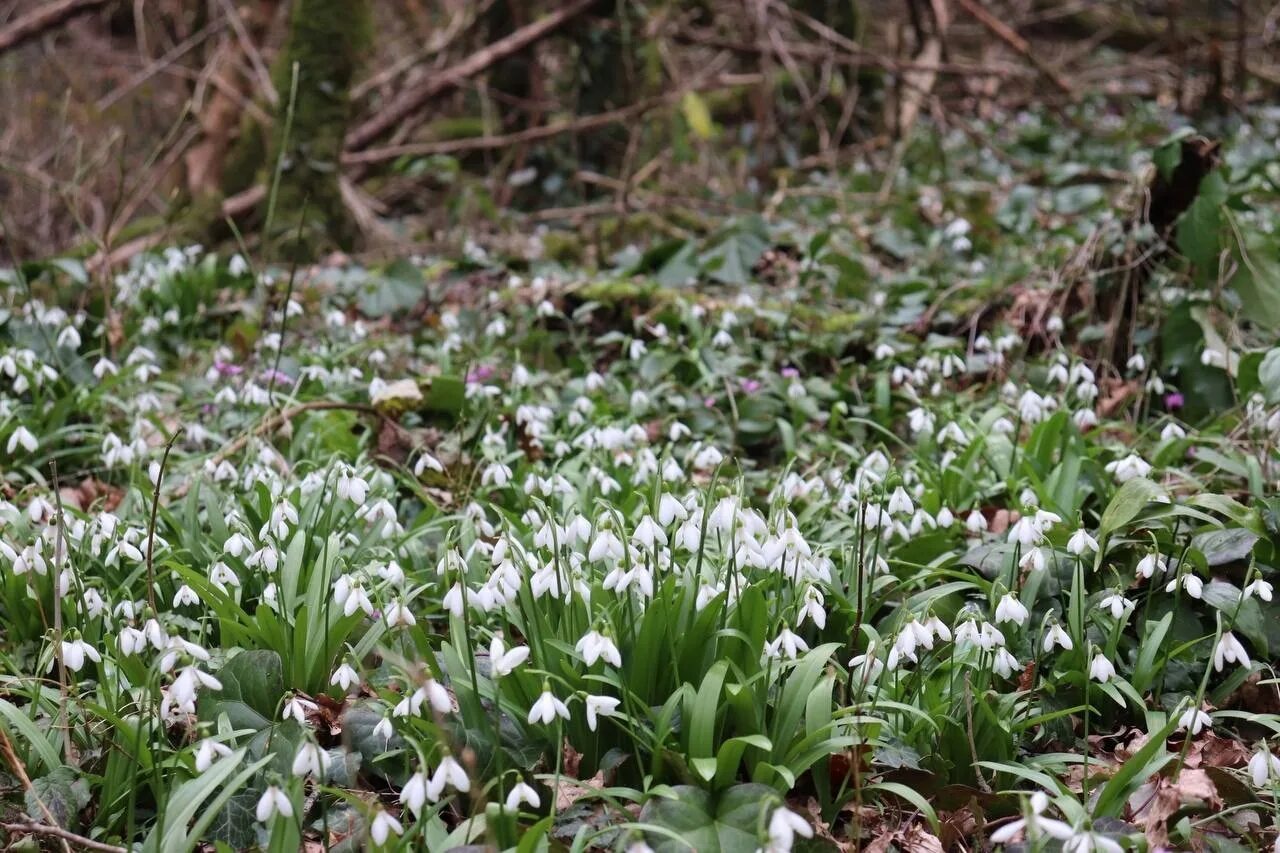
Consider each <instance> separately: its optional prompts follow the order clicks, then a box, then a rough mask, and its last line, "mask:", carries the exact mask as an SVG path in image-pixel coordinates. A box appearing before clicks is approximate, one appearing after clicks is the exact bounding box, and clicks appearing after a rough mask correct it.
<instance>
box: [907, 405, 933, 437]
mask: <svg viewBox="0 0 1280 853" xmlns="http://www.w3.org/2000/svg"><path fill="white" fill-rule="evenodd" d="M934 422H935V419H934V416H933V412H930V411H929V410H928V409H923V408H920V407H918V406H917V407H916V408H914V409H912V410H911V411H909V412H907V425H908V426H909V427H910V429H911V434H912V435H924V434H925V433H932V432H933V425H934Z"/></svg>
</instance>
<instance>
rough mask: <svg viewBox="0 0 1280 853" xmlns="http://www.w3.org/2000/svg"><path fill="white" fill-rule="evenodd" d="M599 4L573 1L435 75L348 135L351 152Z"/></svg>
mask: <svg viewBox="0 0 1280 853" xmlns="http://www.w3.org/2000/svg"><path fill="white" fill-rule="evenodd" d="M596 2H598V0H573V2H571V3H568V4H566V5H565V6H562V7H560V8H559V9H557V10H556V11H554V12H552V13H551V14H549V15H546V16H544V17H542V18H541V19H539V20H537V21H534V22H533V23H532V24H529V25H528V26H525V27H521V28H520V29H518V30H516V31H515V32H513V33H511V34H510V35H509V36H507V37H505V38H502V39H499V40H498V41H496V42H494V43H493V44H491V45H489V46H488V47H486V48H484V49H483V50H479V51H476V52H475V53H473V54H471V55H470V56H468V57H467V58H466V59H464V60H463V61H462V62H459V63H458V64H457V65H454V66H452V67H451V68H446V69H444V70H443V71H441V72H440V73H438V74H432V75H431V76H430V77H427V78H426V79H425V80H423V81H421V82H419V83H417V84H415V85H414V86H412V87H411V88H409V89H406V90H405V91H403V92H401V93H400V94H399V95H397V96H396V97H395V98H393V99H392V100H391V102H390V103H389V104H387V105H386V106H385V107H384V108H383V109H382V110H380V111H379V112H377V113H376V114H374V115H373V116H372V117H370V118H369V119H367V120H366V121H364V122H363V123H362V124H360V125H359V126H358V127H357V128H355V130H353V131H351V132H350V133H348V134H347V139H346V147H347V149H348V150H358V149H361V148H364V147H366V146H367V145H368V144H369V143H370V142H373V140H375V139H377V138H379V137H380V136H383V135H384V134H386V133H388V132H389V131H391V130H392V129H394V128H396V127H399V126H401V124H402V123H404V122H406V121H407V120H408V119H409V117H410V116H412V115H413V114H414V113H415V112H417V111H418V110H420V109H421V108H422V107H423V105H425V104H426V103H427V101H429V100H431V99H432V98H434V97H435V96H436V95H438V94H440V93H441V92H443V91H445V90H447V89H451V88H453V87H455V86H457V85H459V84H460V83H461V82H462V81H464V80H466V79H468V78H470V77H474V76H475V75H477V74H479V73H480V72H481V71H484V70H485V69H486V68H488V67H489V66H491V65H493V64H494V63H495V62H499V61H501V60H503V59H506V58H507V57H508V56H511V55H512V54H514V53H518V52H520V51H521V50H523V49H524V48H526V47H528V46H529V45H531V44H533V43H534V42H535V41H537V40H538V39H540V38H542V37H543V36H545V35H547V34H548V33H552V32H554V31H555V30H557V29H559V28H560V27H562V26H564V25H565V24H566V23H568V22H569V21H570V20H571V19H573V18H574V17H575V16H577V15H579V14H581V13H582V12H585V11H586V10H587V8H588V7H590V6H592V5H593V4H595V3H596Z"/></svg>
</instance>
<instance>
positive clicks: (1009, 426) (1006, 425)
mask: <svg viewBox="0 0 1280 853" xmlns="http://www.w3.org/2000/svg"><path fill="white" fill-rule="evenodd" d="M1015 429H1017V427H1016V426H1015V425H1014V423H1013V421H1011V420H1009V419H1008V418H1006V417H999V418H996V419H995V420H994V421H993V422H992V423H991V432H992V433H994V434H995V435H1012V434H1013V431H1014V430H1015Z"/></svg>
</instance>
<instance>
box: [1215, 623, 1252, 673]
mask: <svg viewBox="0 0 1280 853" xmlns="http://www.w3.org/2000/svg"><path fill="white" fill-rule="evenodd" d="M1227 663H1238V664H1240V666H1242V667H1244V668H1245V669H1248V668H1249V667H1251V666H1252V665H1253V664H1252V662H1251V661H1250V660H1249V653H1248V652H1246V651H1245V649H1244V645H1243V644H1242V643H1241V642H1240V641H1239V640H1237V639H1236V635H1235V634H1233V633H1231V632H1230V631H1226V632H1224V633H1223V635H1222V637H1221V639H1219V640H1218V644H1217V645H1216V646H1214V647H1213V668H1214V669H1215V670H1216V671H1218V672H1222V667H1223V664H1227Z"/></svg>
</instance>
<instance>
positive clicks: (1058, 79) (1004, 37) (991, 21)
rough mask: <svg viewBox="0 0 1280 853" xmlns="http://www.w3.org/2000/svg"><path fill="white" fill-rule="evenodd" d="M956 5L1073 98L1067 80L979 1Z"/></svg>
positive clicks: (960, 2) (1073, 95)
mask: <svg viewBox="0 0 1280 853" xmlns="http://www.w3.org/2000/svg"><path fill="white" fill-rule="evenodd" d="M956 3H958V4H960V5H961V6H963V7H964V10H965V11H966V12H968V13H969V14H970V15H972V16H973V17H974V18H976V19H977V21H978V23H980V24H982V26H984V27H986V28H987V31H988V32H990V33H991V34H992V35H993V36H995V37H996V38H998V39H1000V41H1002V42H1004V43H1005V44H1007V45H1009V47H1011V48H1013V49H1014V50H1016V51H1017V52H1018V53H1020V54H1022V56H1023V57H1025V58H1026V60H1027V61H1028V62H1030V63H1031V64H1032V65H1033V66H1035V69H1036V70H1037V71H1039V72H1040V73H1041V74H1043V75H1044V76H1045V77H1048V78H1049V81H1050V82H1051V83H1053V85H1055V86H1057V87H1058V88H1059V89H1061V90H1062V91H1063V92H1065V93H1066V94H1068V95H1070V96H1071V97H1072V98H1074V97H1075V95H1076V91H1075V89H1074V88H1073V87H1072V86H1071V84H1070V83H1069V82H1067V78H1065V77H1063V76H1062V75H1061V74H1059V73H1058V72H1057V71H1056V70H1055V69H1053V68H1051V67H1050V66H1049V64H1048V63H1046V62H1045V61H1044V60H1043V59H1041V58H1040V57H1039V56H1037V55H1036V53H1035V51H1033V50H1032V49H1031V44H1030V42H1028V41H1027V40H1026V39H1024V38H1023V37H1022V36H1020V35H1018V34H1017V33H1016V32H1014V31H1013V29H1012V28H1011V27H1010V26H1009V25H1008V24H1006V23H1005V22H1004V21H1002V20H1000V19H999V18H997V17H996V16H995V15H993V14H991V12H990V11H989V10H988V9H987V7H986V6H983V5H982V3H981V2H980V0H956Z"/></svg>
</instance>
